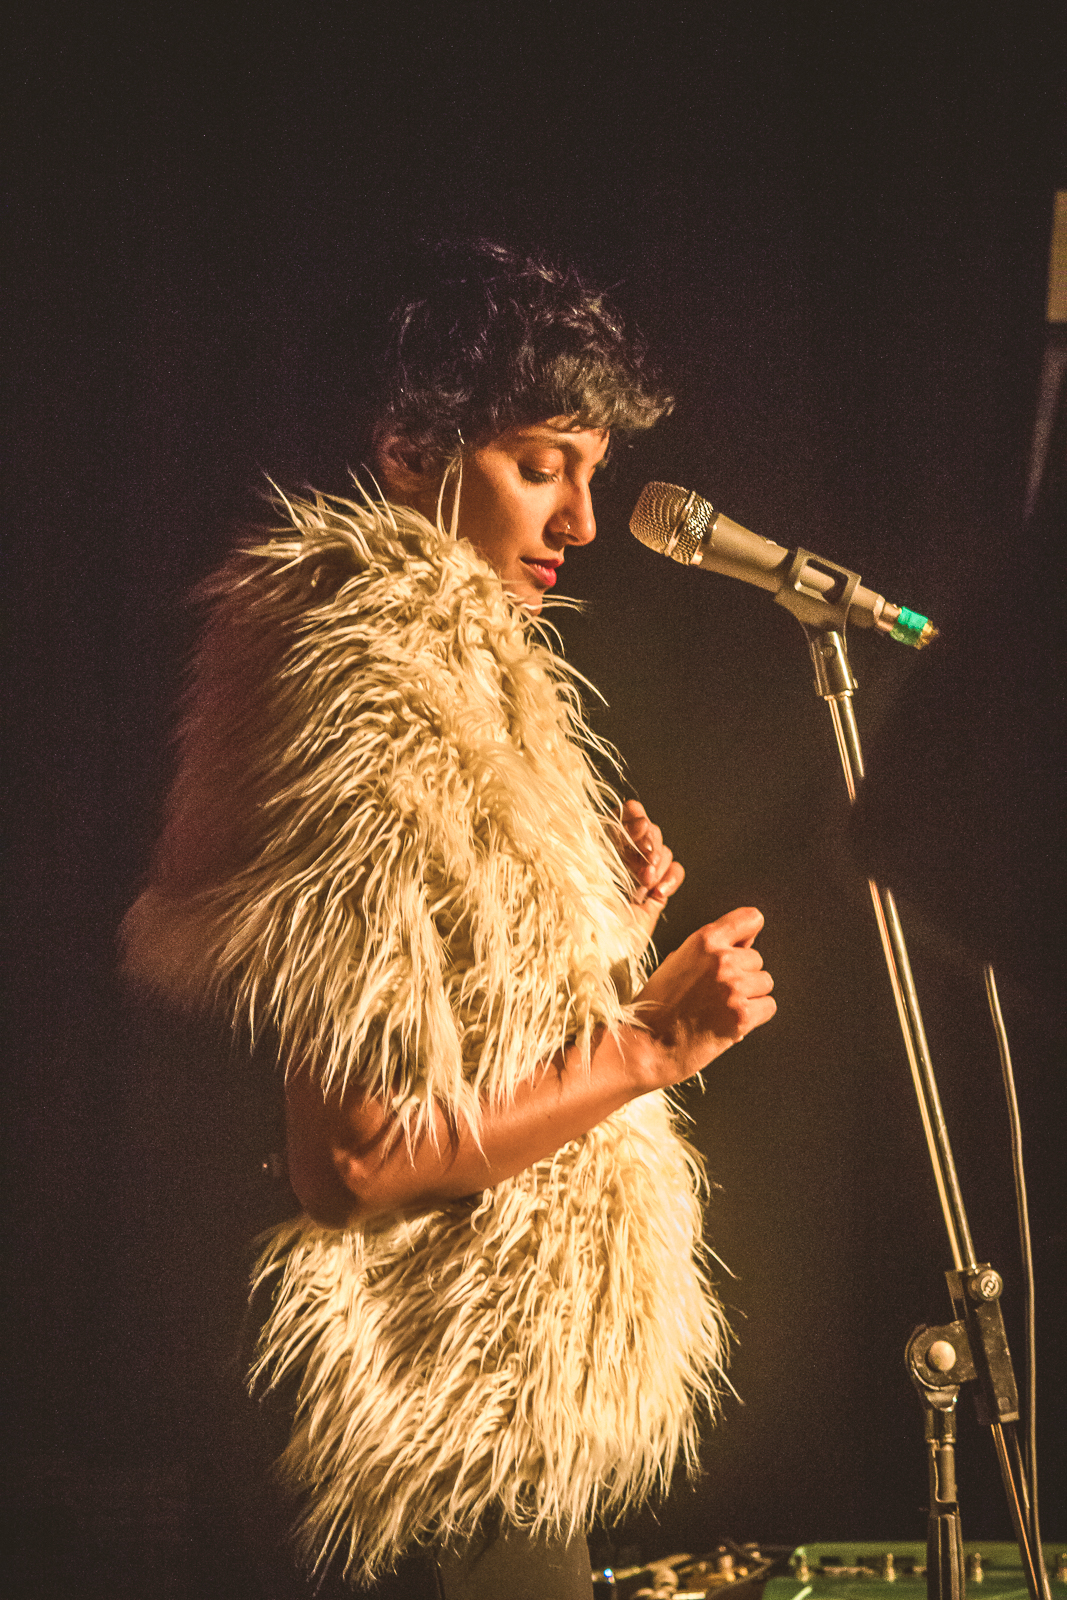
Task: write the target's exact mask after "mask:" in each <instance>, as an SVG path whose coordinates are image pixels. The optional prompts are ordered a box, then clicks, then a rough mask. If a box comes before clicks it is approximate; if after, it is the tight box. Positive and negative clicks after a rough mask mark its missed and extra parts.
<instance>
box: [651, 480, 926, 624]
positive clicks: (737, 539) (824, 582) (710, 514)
mask: <svg viewBox="0 0 1067 1600" xmlns="http://www.w3.org/2000/svg"><path fill="white" fill-rule="evenodd" d="M630 532H631V533H632V534H633V535H634V537H635V538H636V539H640V541H641V543H642V544H646V545H647V546H648V548H649V549H650V550H656V551H658V552H659V553H660V554H661V555H665V556H670V557H671V559H672V560H673V561H680V562H681V563H682V565H683V566H686V567H704V568H706V569H707V571H709V572H719V573H721V574H722V575H723V577H726V578H741V579H742V580H743V581H744V582H745V583H754V584H756V585H757V586H758V587H759V588H760V589H769V590H770V592H771V593H772V594H773V595H774V598H775V601H776V603H777V604H778V605H780V606H784V607H785V609H786V610H787V611H791V612H792V614H793V616H794V617H796V618H797V620H798V621H799V622H802V623H804V624H805V625H807V626H808V627H813V628H824V629H828V628H843V627H844V626H845V624H846V622H855V623H858V624H859V626H860V627H861V628H877V629H878V631H879V632H880V633H888V635H889V637H890V638H891V639H896V640H897V642H898V643H900V644H909V645H912V646H914V648H915V649H916V650H921V649H922V648H923V646H924V645H928V644H929V643H930V641H931V640H932V639H936V638H937V629H936V628H935V627H934V625H933V623H932V622H930V621H929V620H928V618H926V617H921V616H920V615H919V613H918V612H917V611H909V610H908V608H907V606H894V605H890V603H889V601H888V600H885V599H883V598H882V596H881V595H880V594H875V593H874V591H873V590H872V589H864V588H863V586H862V585H861V583H860V575H859V573H858V572H850V571H849V570H848V568H847V567H839V566H837V565H836V563H835V562H833V561H824V560H823V559H822V557H821V556H816V555H813V554H812V553H811V551H810V550H786V549H785V548H784V546H783V545H780V544H775V543H774V541H773V540H771V539H762V538H760V536H759V534H757V533H750V532H749V530H748V529H747V528H742V526H741V524H740V523H739V522H732V521H731V520H730V518H729V517H726V516H724V515H723V513H722V512H721V511H716V509H715V507H714V506H713V505H712V504H711V503H710V502H709V501H707V500H704V499H702V498H701V497H700V495H698V494H695V493H693V491H692V490H690V489H680V488H679V487H678V485H677V484H674V483H646V484H645V487H644V488H643V489H642V490H641V496H640V499H639V500H638V502H637V505H636V506H635V507H634V514H633V516H632V517H631V518H630Z"/></svg>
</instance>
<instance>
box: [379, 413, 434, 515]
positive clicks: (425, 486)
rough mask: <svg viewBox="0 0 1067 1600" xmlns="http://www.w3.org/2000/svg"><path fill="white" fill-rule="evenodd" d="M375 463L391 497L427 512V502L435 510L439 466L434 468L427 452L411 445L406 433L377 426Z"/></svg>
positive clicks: (383, 484) (417, 509)
mask: <svg viewBox="0 0 1067 1600" xmlns="http://www.w3.org/2000/svg"><path fill="white" fill-rule="evenodd" d="M374 464H375V468H376V470H377V473H378V476H379V478H380V479H381V482H382V487H383V488H384V489H385V492H386V493H387V494H388V496H389V498H390V499H391V500H395V501H397V503H398V504H400V505H407V506H414V508H415V510H416V511H422V512H423V514H424V515H425V514H426V507H427V506H428V505H432V507H433V508H434V509H436V505H437V491H438V489H439V488H440V482H441V473H440V469H439V468H435V467H434V466H433V465H432V464H431V463H430V461H429V460H428V458H427V456H426V454H425V452H424V451H422V450H420V449H419V447H418V445H416V444H412V442H411V440H410V439H409V438H407V436H406V435H405V434H402V433H398V432H397V431H396V429H395V428H390V427H388V426H382V427H379V428H377V429H375V433H374ZM431 514H432V513H431Z"/></svg>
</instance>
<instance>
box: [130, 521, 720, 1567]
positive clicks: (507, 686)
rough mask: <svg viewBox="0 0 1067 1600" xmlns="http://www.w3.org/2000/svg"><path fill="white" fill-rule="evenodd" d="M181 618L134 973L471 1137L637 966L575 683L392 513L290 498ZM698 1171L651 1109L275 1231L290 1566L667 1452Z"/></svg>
mask: <svg viewBox="0 0 1067 1600" xmlns="http://www.w3.org/2000/svg"><path fill="white" fill-rule="evenodd" d="M288 509H289V511H290V512H291V516H292V526H291V527H289V528H288V529H287V530H286V531H285V532H284V534H282V535H281V536H280V537H278V538H276V539H274V540H272V541H271V543H270V544H268V545H266V546H264V547H262V548H260V549H258V550H254V551H249V552H244V553H242V554H239V555H237V556H234V557H233V558H232V559H231V561H230V562H229V563H228V565H227V566H226V567H225V568H224V569H223V570H222V572H221V573H220V574H219V575H218V576H217V577H216V578H215V579H214V580H213V581H212V583H211V584H210V585H209V586H208V588H207V591H206V593H207V597H208V598H209V599H210V601H211V603H212V616H211V621H210V624H209V626H208V629H207V631H206V634H205V637H204V642H203V645H202V648H201V651H200V655H199V658H198V661H197V665H196V672H195V679H194V683H193V686H192V691H191V694H190V697H189V703H188V712H187V715H186V719H185V723H184V728H183V736H182V752H181V762H180V767H179V774H178V778H177V781H176V783H175V786H174V790H173V794H172V797H171V803H170V809H169V813H168V818H167V824H166V828H165V831H164V835H163V839H162V842H161V846H160V849H159V852H158V854H157V859H156V863H155V867H154V870H153V874H152V880H151V883H150V886H149V887H148V889H147V890H146V891H145V893H144V894H143V895H142V896H141V898H140V900H139V901H138V902H137V904H136V905H135V906H134V908H133V909H132V911H131V912H130V914H129V917H128V918H127V924H126V930H125V931H126V949H127V961H128V965H129V967H130V968H131V970H132V971H133V972H134V973H135V974H136V975H137V976H138V977H140V978H141V979H142V980H143V981H145V982H147V983H148V984H150V985H152V986H154V987H155V988H157V989H158V990H160V991H161V992H162V993H164V994H166V995H167V996H168V997H169V998H170V999H172V1000H178V1001H180V1002H183V1003H185V1004H189V1005H195V1006H204V1005H209V1004H210V1005H218V1004H223V1005H224V1006H225V1007H226V1008H227V1010H228V1011H229V1012H230V1014H231V1015H232V1016H233V1017H234V1019H235V1020H236V1021H239V1022H240V1023H241V1024H242V1025H248V1026H250V1027H251V1028H252V1030H253V1031H255V1029H256V1027H257V1026H261V1025H263V1024H265V1023H267V1022H269V1023H270V1025H271V1026H272V1027H273V1028H274V1029H275V1030H276V1032H277V1035H278V1037H279V1039H280V1042H281V1058H282V1060H284V1061H287V1062H291V1063H292V1062H309V1063H311V1064H313V1067H314V1070H315V1071H316V1073H317V1074H318V1075H319V1077H320V1078H321V1081H322V1083H323V1085H324V1086H341V1085H346V1086H348V1087H349V1088H350V1089H352V1090H354V1091H356V1092H359V1093H362V1094H367V1095H372V1094H384V1095H386V1096H387V1097H388V1098H389V1099H390V1100H391V1102H392V1104H393V1105H394V1106H395V1108H396V1109H397V1111H398V1113H399V1125H400V1127H401V1128H402V1129H403V1132H404V1134H405V1135H406V1136H407V1137H408V1138H409V1139H417V1138H418V1137H420V1136H421V1135H422V1134H423V1132H424V1131H425V1129H426V1128H427V1127H428V1126H429V1120H428V1112H429V1107H430V1104H431V1102H432V1101H437V1102H438V1103H440V1104H442V1105H444V1106H445V1107H446V1108H447V1109H448V1111H449V1112H450V1114H451V1115H452V1117H453V1118H455V1119H457V1120H464V1121H466V1122H468V1123H469V1124H470V1125H471V1126H472V1127H473V1128H474V1129H475V1130H477V1127H478V1122H479V1114H480V1107H481V1106H482V1105H483V1104H484V1103H485V1102H486V1101H488V1102H490V1103H502V1102H506V1101H507V1100H508V1099H509V1097H510V1096H511V1095H512V1094H513V1093H514V1091H515V1088H516V1086H517V1085H518V1084H519V1083H520V1082H521V1081H522V1080H523V1078H524V1077H525V1076H526V1075H527V1074H528V1073H529V1071H530V1070H531V1068H532V1067H533V1066H534V1065H535V1064H536V1063H538V1062H541V1061H544V1060H546V1059H548V1058H550V1057H551V1056H552V1055H553V1054H554V1052H555V1051H556V1050H557V1049H558V1048H559V1047H560V1046H561V1045H562V1044H563V1043H564V1041H565V1040H567V1039H575V1038H576V1039H578V1040H579V1041H580V1042H583V1043H584V1044H586V1045H587V1044H588V1041H589V1038H590V1035H591V1034H592V1031H593V1030H594V1029H595V1028H597V1027H598V1026H600V1025H602V1024H607V1025H608V1026H617V1025H619V1024H621V1023H624V1022H627V1021H630V1020H632V1012H631V1011H630V1009H629V1006H628V1003H627V1002H628V1001H629V999H630V997H631V996H632V994H633V993H634V992H635V990H636V988H637V987H638V986H639V984H640V981H641V959H640V954H639V941H638V937H637V933H636V929H635V924H634V919H633V915H632V911H631V908H630V905H629V900H628V893H627V889H628V880H627V875H626V872H625V868H624V866H623V864H622V862H621V860H620V858H619V856H618V853H617V851H616V849H615V847H614V845H613V843H612V833H611V827H610V824H611V822H612V820H613V818H615V817H617V815H618V812H617V804H616V802H615V800H614V796H613V795H611V793H610V791H608V790H607V789H606V788H605V787H604V786H603V785H602V783H601V782H600V781H599V780H598V779H597V777H596V775H595V774H594V771H593V769H592V766H591V765H590V762H589V759H588V757H587V755H586V753H585V748H584V746H586V745H587V744H588V742H589V735H588V734H587V732H586V730H585V729H584V726H583V724H582V721H581V715H580V710H579V704H578V699H577V695H576V693H575V690H574V687H573V685H572V684H571V682H570V680H569V679H568V676H567V674H566V670H565V668H564V667H563V665H562V664H561V663H560V661H559V659H558V658H557V657H556V656H554V655H553V653H552V652H551V650H550V649H549V648H548V646H547V644H546V643H545V642H544V640H543V639H542V638H541V637H539V635H538V633H537V631H536V630H534V629H531V627H530V624H529V622H528V620H527V619H526V618H525V617H524V614H523V613H522V612H521V611H520V610H519V609H518V608H517V607H515V606H513V605H512V604H511V602H510V601H509V600H508V598H507V596H506V595H505V594H504V593H503V590H502V588H501V585H500V582H499V579H498V578H497V577H496V575H495V574H494V573H493V572H492V571H491V569H490V568H489V567H487V566H486V565H485V564H484V563H483V562H482V561H481V560H480V558H479V557H478V556H477V555H476V554H475V553H474V551H473V550H472V549H471V547H470V546H469V545H467V544H465V543H464V542H462V541H461V542H456V541H454V540H451V539H449V538H447V537H446V536H445V535H443V533H442V532H441V531H440V530H439V529H435V528H433V527H432V526H431V525H430V524H429V523H428V522H426V521H425V520H424V519H423V518H421V517H420V516H418V515H417V513H415V512H412V511H407V510H403V509H401V508H395V507H388V506H384V505H377V504H370V503H368V504H362V505H361V504H356V503H351V502H347V501H326V500H324V499H321V498H319V499H317V500H315V501H305V502H294V503H292V504H291V505H288ZM699 1186H700V1174H699V1169H698V1163H697V1161H696V1158H695V1157H694V1155H693V1152H692V1151H691V1150H690V1149H689V1148H688V1147H687V1146H686V1145H685V1143H684V1142H683V1141H682V1140H681V1139H680V1138H679V1137H678V1135H677V1133H676V1132H675V1131H674V1129H673V1127H672V1119H671V1113H670V1109H669V1107H668V1105H667V1102H666V1099H665V1097H664V1096H663V1095H661V1094H654V1095H647V1096H644V1097H643V1098H642V1099H640V1100H638V1101H636V1102H633V1103H632V1104H631V1105H630V1106H628V1107H627V1108H626V1109H625V1110H623V1111H621V1112H618V1113H616V1114H615V1115H613V1116H611V1117H609V1118H608V1119H607V1120H606V1121H604V1122H603V1123H601V1124H600V1125H599V1126H598V1127H597V1128H595V1129H594V1130H593V1131H592V1132H591V1133H589V1134H588V1135H586V1137H585V1138H583V1139H579V1140H576V1141H574V1142H573V1143H572V1144H570V1145H567V1146H566V1147H565V1148H564V1149H562V1150H560V1151H558V1152H557V1153H556V1155H555V1156H554V1157H552V1158H551V1159H549V1160H546V1161H543V1162H541V1163H539V1164H538V1165H537V1166H535V1167H532V1168H530V1169H529V1170H528V1171H526V1172H524V1173H522V1174H520V1175H519V1176H518V1177H517V1178H514V1179H511V1180H509V1181H507V1182H505V1183H502V1184H500V1185H499V1186H498V1187H497V1188H495V1189H493V1190H491V1191H487V1192H486V1193H485V1194H483V1195H481V1196H477V1197H474V1198H472V1199H471V1200H470V1201H468V1202H464V1203H459V1204H454V1205H450V1206H448V1207H446V1208H444V1209H443V1210H441V1211H438V1212H435V1213H434V1214H433V1215H430V1216H426V1217H420V1218H417V1219H410V1218H406V1219H398V1218H388V1219H384V1220H379V1221H377V1222H375V1223H368V1224H367V1225H365V1226H363V1227H359V1228H354V1229H352V1230H349V1231H347V1232H336V1231H331V1230H327V1229H323V1228H319V1227H316V1226H315V1225H313V1224H311V1223H310V1222H308V1221H307V1220H306V1219H305V1220H304V1221H302V1222H298V1223H296V1224H293V1225H292V1226H290V1227H288V1228H286V1229H283V1230H281V1231H280V1233H279V1234H278V1235H277V1236H276V1237H275V1238H274V1239H273V1240H272V1242H271V1244H270V1246H269V1247H268V1249H267V1252H266V1254H265V1256H264V1259H263V1262H262V1263H261V1275H262V1276H266V1277H268V1278H270V1279H272V1280H274V1281H275V1295H274V1301H273V1310H272V1313H271V1315H270V1317H269V1320H268V1322H267V1325H266V1327H265V1329H264V1333H263V1338H262V1343H261V1348H260V1352H259V1359H258V1363H257V1370H256V1374H255V1375H254V1376H255V1377H258V1378H259V1379H263V1380H265V1381H268V1382H277V1381H279V1380H280V1379H281V1378H282V1377H283V1376H285V1375H287V1374H290V1373H294V1372H295V1373H299V1374H300V1385H299V1387H300V1400H299V1407H298V1413H297V1418H296V1425H295V1429H294V1433H293V1438H292V1441H291V1443H290V1445H289V1448H288V1450H287V1451H286V1454H285V1456H284V1458H283V1463H282V1465H283V1468H284V1471H285V1472H286V1474H287V1476H288V1478H289V1480H290V1482H291V1484H292V1485H293V1488H294V1490H295V1491H296V1493H297V1495H298V1497H299V1499H300V1501H301V1503H302V1510H303V1540H304V1544H305V1548H306V1550H307V1552H308V1555H309V1558H310V1559H311V1560H312V1561H313V1562H314V1561H323V1560H325V1559H327V1558H328V1557H329V1556H331V1555H332V1554H334V1553H339V1554H340V1555H341V1557H342V1559H343V1560H344V1561H345V1563H346V1564H347V1565H348V1566H349V1567H350V1568H352V1569H354V1570H355V1571H356V1572H358V1573H359V1574H360V1575H362V1576H363V1577H368V1576H370V1575H371V1574H372V1573H373V1572H375V1571H377V1570H380V1569H381V1567H382V1566H383V1565H386V1564H388V1563H389V1562H390V1561H392V1560H394V1559H395V1558H396V1556H397V1555H398V1554H399V1553H400V1552H401V1551H402V1550H403V1549H404V1548H405V1547H406V1546H407V1545H409V1544H411V1543H412V1542H413V1541H415V1540H420V1539H426V1538H430V1537H435V1538H447V1537H448V1536H449V1535H450V1534H453V1533H456V1534H460V1533H468V1532H470V1531H471V1530H472V1528H473V1527H474V1526H475V1524H476V1523H477V1522H478V1520H479V1518H481V1517H482V1516H483V1515H485V1514H486V1513H488V1512H489V1511H490V1509H491V1508H494V1507H497V1508H502V1509H503V1511H504V1514H505V1515H506V1516H508V1517H509V1518H511V1519H512V1520H514V1521H516V1522H521V1523H526V1524H529V1525H531V1526H533V1527H536V1528H538V1529H559V1530H563V1531H564V1532H566V1531H569V1530H571V1529H573V1528H574V1527H576V1526H579V1525H581V1524H583V1523H584V1522H585V1521H586V1520H587V1519H588V1517H589V1515H590V1514H591V1513H592V1512H593V1510H594V1509H596V1508H597V1507H605V1506H621V1505H624V1504H629V1503H632V1502H634V1501H635V1500H639V1499H640V1498H642V1497H643V1496H644V1495H645V1494H647V1492H648V1491H649V1490H650V1488H652V1487H653V1485H655V1484H656V1483H665V1482H666V1480H667V1479H668V1478H669V1475H670V1472H671V1469H672V1466H673V1463H674V1460H675V1458H676V1456H677V1455H678V1453H679V1451H681V1453H682V1454H683V1455H684V1456H685V1458H686V1459H687V1460H688V1461H690V1462H692V1461H693V1460H694V1459H695V1448H696V1434H695V1423H694V1416H693V1412H694V1403H695V1401H696V1400H697V1398H698V1397H700V1396H701V1395H704V1396H706V1397H708V1398H710V1397H711V1393H712V1389H713V1385H714V1379H715V1375H716V1373H717V1372H718V1370H719V1360H720V1352H721V1343H722V1340H721V1323H720V1317H719V1312H718V1308H717V1305H716V1303H715V1301H714V1299H713V1297H712V1295H711V1293H710V1290H709V1288H708V1285H707V1281H706V1278H705V1274H704V1271H703V1266H702V1261H701V1247H700V1222H701V1218H700V1205H699Z"/></svg>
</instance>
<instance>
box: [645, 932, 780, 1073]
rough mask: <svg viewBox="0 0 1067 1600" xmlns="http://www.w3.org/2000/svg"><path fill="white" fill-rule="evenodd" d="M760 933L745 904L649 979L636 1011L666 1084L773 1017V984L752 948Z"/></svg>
mask: <svg viewBox="0 0 1067 1600" xmlns="http://www.w3.org/2000/svg"><path fill="white" fill-rule="evenodd" d="M762 927H763V917H762V914H761V913H760V912H759V911H757V910H756V909H755V908H754V907H752V906H742V907H740V908H739V909H738V910H736V911H731V912H729V913H728V914H727V915H726V916H725V917H720V918H719V919H718V921H717V922H709V923H707V924H706V925H705V926H704V927H703V928H698V929H697V931H696V933H693V934H690V936H689V938H688V939H686V941H685V943H684V944H682V945H679V947H678V949H677V950H675V951H673V952H672V953H671V955H669V956H668V957H667V959H666V960H665V961H664V962H662V963H661V965H660V966H658V967H657V968H656V970H655V972H654V973H653V974H652V976H651V978H649V980H648V983H647V984H646V985H645V987H644V989H643V990H642V991H641V993H640V995H639V996H638V998H637V1005H638V1008H639V1014H640V1017H641V1020H642V1022H643V1023H644V1024H645V1026H646V1027H647V1028H648V1030H649V1035H650V1041H651V1043H652V1044H653V1046H654V1048H653V1050H652V1051H651V1052H650V1054H651V1056H652V1059H653V1061H654V1062H655V1064H656V1066H655V1070H656V1071H657V1073H658V1074H659V1075H660V1081H661V1082H662V1083H664V1084H668V1083H682V1082H684V1081H685V1079H686V1078H691V1077H692V1076H693V1075H694V1074H695V1073H697V1072H700V1071H701V1070H702V1069H703V1068H704V1067H706V1066H707V1065H708V1064H709V1063H710V1062H712V1061H714V1060H715V1057H716V1056H720V1055H722V1053H723V1051H724V1050H728V1049H729V1048H730V1046H731V1045H732V1044H736V1043H737V1041H738V1040H739V1039H743V1038H744V1037H745V1035H746V1034H747V1033H751V1032H752V1030H753V1028H758V1027H760V1026H761V1025H762V1024H763V1023H764V1022H769V1021H770V1019H771V1017H773V1016H774V1014H775V1011H776V1010H777V1006H776V1005H775V1003H774V1001H773V1000H772V999H771V990H772V989H773V988H774V980H773V979H772V978H771V975H770V973H769V972H766V971H765V970H764V966H763V957H762V956H761V955H760V953H759V951H758V950H755V949H753V941H754V940H755V938H756V936H757V934H758V933H759V931H760V929H761V928H762Z"/></svg>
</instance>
